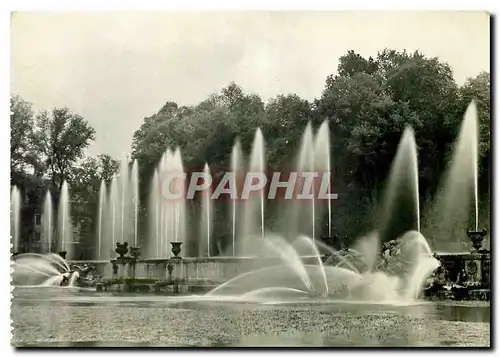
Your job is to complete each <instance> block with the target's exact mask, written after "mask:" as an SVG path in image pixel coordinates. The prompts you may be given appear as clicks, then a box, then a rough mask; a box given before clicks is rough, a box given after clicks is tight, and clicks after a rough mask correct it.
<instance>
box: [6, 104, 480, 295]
mask: <svg viewBox="0 0 500 357" xmlns="http://www.w3.org/2000/svg"><path fill="white" fill-rule="evenodd" d="M469 110H470V108H469ZM469 110H468V113H467V114H466V118H465V120H464V126H463V127H464V128H470V127H471V125H472V124H471V122H473V120H472V119H470V118H474V116H473V115H472V114H471V113H470V112H469ZM464 130H465V129H462V131H463V133H461V137H462V136H465V134H464V133H465V131H464ZM464 142H465V144H463V143H464ZM474 143H475V144H477V140H476V141H475V142H473V143H471V141H470V140H469V141H468V140H464V139H463V138H461V139H460V140H459V144H458V149H456V150H465V151H463V152H462V151H461V153H462V154H463V155H462V156H460V155H459V156H456V155H455V156H454V160H455V161H457V160H458V161H459V162H461V161H462V160H464V162H465V161H466V162H467V165H465V164H464V165H465V166H463V165H462V166H460V165H459V166H460V167H467V168H471V171H472V172H475V171H474V170H476V171H477V168H476V169H472V166H471V165H472V163H473V162H474V160H469V159H470V155H469V154H467V152H474V150H473V148H472V147H473V144H474ZM461 148H465V149H461ZM265 152H266V150H265V142H264V138H263V135H262V132H261V131H260V129H257V130H256V132H255V136H254V140H253V143H252V147H251V154H250V159H249V161H248V167H247V169H246V170H247V171H248V172H247V176H246V177H245V181H248V182H246V187H244V188H243V189H242V190H240V191H241V192H238V195H237V196H238V197H240V198H241V200H238V201H237V199H236V198H233V197H232V201H231V205H230V207H228V214H229V215H230V220H228V222H227V223H228V239H227V242H226V243H227V247H228V248H229V246H231V249H232V256H226V257H221V256H217V255H220V253H221V250H222V249H221V247H218V248H219V249H218V250H219V252H216V251H215V249H213V248H214V247H215V245H216V244H218V243H219V242H216V243H215V242H214V237H215V234H218V233H219V232H218V231H215V230H214V227H213V219H214V216H215V213H216V212H215V210H214V207H213V196H214V195H213V193H214V192H217V191H216V190H217V189H215V190H212V189H211V184H212V181H211V177H210V176H209V174H210V167H209V165H208V163H207V164H205V166H204V170H203V172H202V173H196V174H201V176H200V177H198V178H203V179H204V183H202V184H200V183H198V181H196V184H197V185H198V186H199V187H201V186H203V185H204V189H203V190H199V191H201V198H202V199H201V209H200V210H199V215H198V216H197V217H195V218H194V221H196V222H199V224H197V225H193V226H195V227H196V228H191V229H192V230H191V231H190V232H189V233H190V234H193V233H196V232H195V229H199V232H198V234H194V236H195V238H196V239H195V240H196V241H194V240H190V241H186V236H187V234H186V232H185V229H186V228H187V227H186V222H187V217H186V216H187V215H186V207H185V204H186V201H185V200H186V199H192V197H191V198H189V197H188V198H186V197H185V196H183V194H184V193H186V190H185V188H186V186H185V185H186V182H185V178H186V173H185V171H184V167H183V164H182V158H181V153H180V150H179V149H178V148H177V149H176V150H175V151H173V152H172V151H170V149H167V150H166V151H165V153H164V154H163V155H162V156H161V159H160V160H159V162H158V164H157V167H156V168H155V170H154V173H153V175H152V176H153V177H152V181H151V185H150V189H149V197H148V199H149V204H148V207H149V209H148V215H147V216H148V218H147V219H148V235H147V236H146V237H145V238H144V239H143V238H142V236H140V235H139V230H138V221H139V214H138V213H139V207H140V202H139V190H138V184H139V173H138V162H137V161H134V162H133V163H132V165H131V170H130V172H129V165H128V162H126V161H124V162H122V166H121V169H120V175H119V176H113V179H112V181H111V185H110V189H109V195H108V196H107V194H106V191H107V190H106V185H105V183H104V182H103V183H101V189H100V192H99V212H98V217H99V220H98V227H97V237H98V239H97V242H98V243H97V244H98V247H97V258H99V259H106V258H110V259H111V262H112V266H113V277H112V278H109V281H108V282H104V283H103V284H104V285H106V284H107V285H106V288H105V290H106V289H107V288H110V287H111V286H112V285H113V284H115V285H120V284H121V285H123V286H125V285H126V286H127V289H129V291H133V290H134V289H135V288H136V287H138V286H143V285H144V284H149V285H151V286H152V287H154V288H152V289H151V290H154V291H156V292H158V291H159V290H161V289H163V288H165V287H168V288H169V289H170V288H171V287H172V286H173V291H174V292H179V291H182V286H185V287H186V289H191V287H193V286H195V287H197V288H200V286H204V287H205V288H206V289H205V292H206V291H208V290H210V291H209V292H208V293H207V294H206V295H205V296H204V298H207V299H213V300H224V299H235V300H239V301H241V300H252V301H254V300H258V301H268V300H273V301H284V299H285V298H286V299H291V300H294V299H295V300H300V301H303V300H304V299H341V300H343V301H345V300H347V301H364V302H384V303H387V302H397V303H401V302H409V301H412V300H414V299H416V298H417V297H418V296H419V293H420V292H421V290H422V287H423V285H424V284H425V283H426V281H427V279H428V277H429V275H430V274H432V272H433V271H434V270H436V268H437V267H438V266H439V263H440V261H441V263H442V265H443V268H446V267H447V265H446V264H447V263H446V259H445V260H443V259H442V256H441V255H437V256H436V254H433V253H432V251H431V249H430V247H429V244H428V243H427V240H426V239H425V238H424V235H423V234H422V233H421V232H420V202H419V185H418V160H417V159H418V157H417V146H416V142H415V136H414V132H413V130H412V129H411V128H410V127H407V128H405V130H404V132H403V135H402V137H401V141H400V143H399V146H398V149H397V152H396V155H395V158H394V161H393V163H392V167H391V170H390V173H389V177H388V182H387V187H386V191H385V197H384V202H383V206H382V208H383V209H382V211H381V220H380V223H379V225H378V230H376V231H374V232H372V233H370V234H368V235H366V236H364V237H361V238H359V239H357V240H354V243H353V244H351V245H349V246H347V242H348V240H347V239H344V240H345V241H344V242H342V241H341V240H339V239H338V238H337V239H335V240H334V239H333V237H336V236H335V235H334V234H333V233H334V232H333V229H332V224H331V221H332V200H333V199H335V197H336V196H335V195H329V196H328V198H327V199H326V200H325V199H323V200H322V199H319V198H317V196H316V194H317V193H318V191H321V192H323V190H325V191H326V190H331V187H329V186H330V183H331V180H330V179H329V178H330V174H331V171H332V167H331V162H330V134H329V131H328V123H327V122H323V123H322V124H321V126H320V127H319V129H318V130H317V131H316V133H315V134H314V130H313V127H312V125H311V124H308V125H307V126H306V128H305V130H304V134H303V137H302V141H301V144H300V147H299V152H298V154H297V156H296V160H295V161H294V163H293V166H294V167H293V169H294V170H296V171H297V172H301V173H312V175H305V176H304V177H302V179H303V182H302V184H303V187H305V189H303V191H302V192H300V193H299V195H302V196H306V198H307V199H306V200H305V201H300V200H294V201H288V202H286V203H287V204H288V205H289V207H285V210H279V212H278V215H281V218H282V220H281V222H280V224H278V225H276V226H272V225H271V224H270V223H267V226H266V225H265V223H266V222H265V221H264V217H265V216H266V212H265V209H267V214H268V215H269V214H270V212H272V211H270V208H272V206H271V205H269V207H266V189H265V186H264V185H262V181H263V180H264V179H267V178H266V177H265V174H266V157H265ZM464 152H465V154H464ZM471 155H472V157H476V156H477V153H476V154H471ZM474 155H476V156H474ZM476 161H477V160H476ZM229 164H230V166H231V170H232V173H233V175H234V176H233V177H232V180H233V184H234V183H237V182H236V176H237V175H238V174H239V173H241V172H242V170H243V153H242V150H241V146H240V144H239V141H236V142H235V144H234V146H233V150H232V155H231V162H230V163H229ZM453 165H454V164H452V168H453V167H455V166H453ZM462 169H463V168H462ZM453 170H454V169H453ZM453 170H452V171H453ZM318 172H320V173H322V174H324V175H327V179H328V180H326V181H325V182H326V183H325V184H324V182H323V181H321V185H318V184H317V182H318V181H316V180H315V177H314V173H318ZM453 172H459V171H456V170H455V171H453ZM471 177H472V178H477V172H476V173H475V174H474V173H473V174H471ZM182 178H184V179H182ZM191 179H192V178H191ZM456 182H458V181H456ZM460 182H461V181H460ZM294 184H295V183H294ZM469 184H470V185H471V187H476V188H475V189H474V190H475V191H474V194H475V196H476V197H477V185H476V186H474V185H473V183H471V182H469ZM460 185H463V183H462V182H461V183H460ZM205 186H206V187H205ZM323 186H324V187H323ZM451 186H453V187H454V188H453V190H451V189H450V190H451V191H450V192H456V189H457V188H456V187H458V186H459V185H458V184H456V185H455V184H452V185H451ZM249 187H250V188H251V189H249ZM294 187H296V186H294ZM460 187H465V186H460ZM190 189H191V187H190ZM190 189H189V190H187V195H188V196H189V191H190ZM238 189H239V188H238ZM213 191H214V192H213ZM295 194H297V192H295ZM106 196H107V197H108V199H107V200H106ZM310 196H311V197H310ZM445 197H451V196H450V195H449V194H445ZM12 201H13V202H14V201H15V200H14V198H13V199H12ZM445 201H446V202H447V204H449V202H448V201H449V200H448V199H447V200H445ZM476 201H477V200H476ZM68 202H69V198H68V193H67V185H66V184H65V185H63V190H62V194H61V201H60V203H59V209H58V213H59V225H58V231H57V233H58V236H59V237H60V238H61V239H62V240H60V242H62V243H61V244H60V248H61V249H60V251H61V254H62V253H64V252H65V251H67V250H68V248H69V245H68V244H67V242H68V241H69V240H68V239H67V238H66V235H67V233H68V231H69V230H70V229H69V227H70V224H69V222H67V220H68V219H69V214H68V212H69V207H68ZM475 206H476V216H475V221H476V224H475V228H474V230H470V231H468V235H469V236H470V237H471V240H473V242H474V248H475V250H476V251H475V252H474V253H473V254H474V255H473V256H471V257H472V258H471V259H470V260H472V261H481V262H482V259H483V257H484V256H485V253H484V252H483V250H481V249H480V248H481V245H480V243H481V242H482V240H483V239H484V236H485V235H486V231H480V230H479V229H478V228H477V221H478V219H477V202H476V204H475ZM326 211H328V217H326V215H323V213H326ZM217 213H218V212H217ZM61 216H62V217H65V219H61ZM323 217H325V218H326V219H325V221H327V223H328V230H325V231H323V228H321V230H320V227H324V228H326V227H325V226H323V222H321V221H320V218H323ZM129 225H130V226H129ZM189 226H191V225H189ZM120 227H121V228H120ZM132 227H133V228H132ZM273 232H277V233H273ZM323 233H326V234H327V236H326V237H322V239H319V238H320V237H321V235H322V234H323ZM436 237H439V232H438V234H437V235H436ZM128 242H133V244H131V246H129V245H128ZM110 243H111V244H110ZM186 243H197V244H198V245H197V247H195V248H197V249H192V251H193V252H194V251H196V250H198V256H197V257H192V256H191V255H190V253H189V252H190V251H191V246H188V244H186ZM214 243H215V244H214ZM334 244H340V246H339V247H337V248H338V249H335V248H333V245H334ZM139 245H141V246H142V247H143V248H144V249H143V251H142V254H143V255H145V256H146V258H145V259H144V258H141V259H139V255H140V248H139ZM169 245H170V246H171V249H169ZM108 247H116V249H115V252H116V253H117V254H118V257H117V258H116V259H112V257H109V256H107V255H106V249H108ZM382 247H383V248H382ZM181 248H182V249H181ZM222 248H224V247H222ZM228 250H229V249H228ZM181 252H182V254H181ZM218 253H219V254H218ZM68 254H69V253H68ZM471 254H472V253H471ZM62 255H64V254H62ZM181 255H182V258H181ZM230 255H231V254H230ZM149 257H151V258H149ZM436 257H437V258H438V259H439V260H438V259H436ZM153 258H154V259H153ZM459 259H462V260H463V259H464V258H463V256H460V257H459ZM467 259H468V258H467ZM484 259H485V258H484ZM37 264H38V263H37ZM481 264H482V263H481ZM485 264H486V263H485ZM28 265H30V264H28ZM31 266H33V264H31ZM484 266H487V264H486V265H481V266H480V269H479V270H480V271H484V269H483V267H484ZM44 269H45V268H44ZM47 269H48V268H47ZM47 269H46V270H47ZM471 269H472V268H471ZM166 270H167V271H166ZM167 272H168V274H167ZM62 273H64V274H66V273H68V271H67V270H62ZM51 274H52V275H51V276H55V275H57V274H61V271H59V272H58V273H57V274H56V273H55V272H54V271H52V273H51ZM482 274H483V275H481V276H482V277H481V279H483V280H484V281H486V280H485V279H486V278H485V277H486V275H487V274H486V273H482ZM49 275H50V274H49ZM66 278H68V279H69V278H70V276H67V277H66ZM60 279H62V278H60ZM106 279H107V278H106ZM134 284H137V286H136V287H134ZM200 284H201V285H200ZM213 287H215V288H213ZM212 288H213V289H212ZM200 290H201V289H199V290H198V291H200ZM189 291H191V290H189Z"/></svg>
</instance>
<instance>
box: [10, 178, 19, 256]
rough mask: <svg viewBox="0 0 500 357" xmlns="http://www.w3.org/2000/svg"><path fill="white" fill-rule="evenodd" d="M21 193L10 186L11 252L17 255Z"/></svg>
mask: <svg viewBox="0 0 500 357" xmlns="http://www.w3.org/2000/svg"><path fill="white" fill-rule="evenodd" d="M20 214H21V193H20V191H19V189H18V188H17V187H16V186H12V190H11V193H10V217H11V218H10V219H11V223H10V227H11V231H10V235H11V239H12V240H11V242H12V252H13V253H17V252H18V249H19V233H20V232H19V229H20V219H21V216H20Z"/></svg>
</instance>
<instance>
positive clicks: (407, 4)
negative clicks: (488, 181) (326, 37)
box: [0, 0, 500, 356]
mask: <svg viewBox="0 0 500 357" xmlns="http://www.w3.org/2000/svg"><path fill="white" fill-rule="evenodd" d="M499 3H500V2H499V1H497V0H491V1H489V0H475V1H446V2H445V1H435V0H434V1H431V0H420V1H389V0H384V1H380V0H379V1H377V2H371V1H368V0H350V1H345V2H342V3H333V2H327V1H319V0H308V1H300V2H299V1H283V2H278V1H276V0H275V1H270V0H253V1H238V2H236V1H231V0H212V1H203V0H198V1H193V0H191V1H187V0H177V1H162V0H155V1H153V0H140V1H137V0H107V1H102V0H78V1H75V0H73V1H68V0H66V1H64V0H44V1H40V0H17V1H15V0H11V1H5V0H4V1H2V2H1V3H0V9H1V10H2V11H0V16H1V17H0V45H1V50H0V53H2V54H3V55H2V56H0V61H1V68H2V72H3V76H2V77H1V78H2V79H3V80H2V81H1V85H0V91H1V93H0V98H1V100H0V103H1V104H0V106H1V108H0V113H2V120H0V125H1V128H0V136H1V137H0V145H1V150H0V159H1V162H2V165H3V167H4V171H3V172H2V175H1V181H0V187H2V190H3V192H4V195H3V196H2V197H3V198H4V199H3V200H2V201H1V202H0V205H1V209H2V214H1V215H0V227H1V229H2V231H3V234H2V235H1V237H3V239H2V241H3V249H2V250H1V252H2V254H3V255H4V258H3V259H2V262H3V268H1V269H0V278H1V282H2V286H3V294H4V297H3V303H4V304H9V308H6V306H5V305H4V308H2V309H0V313H1V314H2V319H1V321H2V325H1V328H2V331H1V334H0V336H2V342H3V343H2V344H1V352H2V353H4V355H6V354H8V355H10V354H13V353H14V352H13V349H12V348H11V347H10V332H9V330H10V327H9V326H8V323H7V321H9V320H10V289H9V288H8V285H10V259H9V254H10V253H9V251H10V247H9V241H8V238H7V237H9V234H10V233H9V224H10V223H9V219H8V217H9V215H8V212H9V210H10V206H9V200H8V199H6V198H7V197H9V196H10V193H9V192H8V187H9V179H10V177H9V169H8V166H7V165H8V161H9V151H8V150H9V148H8V146H9V142H10V130H9V124H8V122H7V115H8V112H9V104H8V103H9V99H8V98H9V93H10V88H9V87H10V85H9V84H10V81H7V80H6V78H10V68H9V67H10V65H9V63H10V56H9V55H8V54H9V53H10V44H9V40H10V35H9V26H10V12H11V11H14V10H15V11H118V10H128V11H130V10H136V11H139V10H140V11H157V10H162V11H166V10H167V11H180V10H187V11H203V10H362V9H363V10H389V9H390V10H486V11H489V12H492V13H497V11H496V10H497V9H498V4H499ZM497 27H498V24H497ZM497 61H498V57H496V58H495V64H496V65H495V68H496V69H498V66H497V65H498V62H497ZM495 73H496V72H495ZM496 77H497V76H495V78H494V79H493V80H494V83H496V81H495V79H496ZM494 96H495V101H494V103H495V104H497V103H498V91H495V92H494ZM495 107H496V105H495ZM495 119H496V118H495ZM494 134H495V135H494V137H495V138H498V137H500V125H499V124H497V125H495V126H494ZM492 141H493V140H492ZM498 146H499V145H498V144H497V145H495V148H496V149H497V148H498ZM496 149H495V155H494V157H495V167H496V168H498V167H500V162H498V161H500V154H499V153H498V152H497V151H498V150H496ZM497 177H498V175H494V178H495V179H496V178H497ZM495 184H497V182H495ZM495 186H497V185H495ZM497 192H498V190H497ZM496 196H497V195H496V194H495V197H494V198H499V197H496ZM499 215H500V213H499V211H498V210H496V211H495V217H494V218H493V219H494V220H495V222H498V220H497V218H499ZM495 228H496V227H495ZM493 239H494V238H493ZM499 246H500V243H498V244H494V247H495V250H497V249H498V247H499ZM496 253H497V251H495V256H500V255H498V254H496ZM7 265H9V267H7ZM497 266H498V264H495V267H497ZM495 270H496V269H495ZM495 273H496V271H495ZM493 276H495V275H493ZM494 300H496V295H495V296H494ZM495 302H496V301H495ZM495 310H498V309H495ZM495 336H496V333H495ZM492 338H494V336H492ZM103 352H104V351H99V352H97V351H94V352H93V354H97V355H100V354H102V353H103ZM283 352H284V353H289V351H281V352H279V351H275V352H274V353H283ZM374 352H375V351H373V350H372V351H370V353H374ZM398 352H399V351H398ZM64 353H65V354H69V355H71V354H75V353H76V351H75V352H69V351H64ZM122 353H123V352H117V351H113V352H111V351H109V352H106V355H108V356H109V355H115V356H118V355H121V354H122ZM131 353H132V354H135V355H139V353H140V352H137V351H135V352H131ZM185 353H186V354H191V353H193V352H185ZM204 353H206V354H209V355H215V354H217V353H219V352H218V351H215V352H208V351H204ZM251 353H255V354H257V353H258V354H259V355H263V354H267V353H271V352H263V351H262V352H251ZM301 353H307V352H304V351H303V352H301ZM331 353H334V354H335V355H337V356H338V355H343V354H345V353H346V352H341V351H332V352H331ZM351 353H352V352H351ZM351 353H350V354H351ZM355 353H361V352H355ZM418 353H422V354H423V353H425V354H434V353H436V354H437V353H438V352H437V351H419V352H418ZM466 353H472V352H471V351H467V352H466Z"/></svg>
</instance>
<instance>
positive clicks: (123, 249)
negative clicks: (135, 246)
mask: <svg viewBox="0 0 500 357" xmlns="http://www.w3.org/2000/svg"><path fill="white" fill-rule="evenodd" d="M115 252H116V254H118V259H124V258H125V254H127V252H128V243H127V242H123V243H120V242H116V249H115Z"/></svg>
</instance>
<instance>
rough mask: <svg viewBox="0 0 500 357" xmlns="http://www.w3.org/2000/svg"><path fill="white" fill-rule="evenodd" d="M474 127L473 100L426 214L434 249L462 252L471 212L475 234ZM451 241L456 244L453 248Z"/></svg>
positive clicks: (475, 123)
mask: <svg viewBox="0 0 500 357" xmlns="http://www.w3.org/2000/svg"><path fill="white" fill-rule="evenodd" d="M477 150H478V124H477V109H476V104H475V102H474V101H472V102H471V103H470V105H469V106H468V108H467V111H466V112H465V115H464V120H463V122H462V125H461V128H460V132H459V136H458V139H457V140H456V142H455V145H454V148H453V155H452V159H451V162H450V166H449V167H448V169H447V172H446V174H445V176H444V181H443V183H442V185H441V187H440V190H439V191H438V194H437V197H436V199H435V202H434V207H432V208H431V209H430V210H429V212H428V213H427V215H426V216H427V217H426V218H427V220H428V221H429V222H430V223H429V224H428V227H426V228H427V230H429V231H437V232H439V235H440V238H441V239H440V241H437V242H435V243H436V245H437V248H438V249H443V248H444V249H447V250H453V251H457V250H462V249H463V245H464V243H466V242H468V240H467V236H466V234H465V232H464V227H467V226H469V224H470V223H471V222H470V216H471V213H472V215H473V219H474V220H473V223H472V224H473V229H474V230H475V231H479V227H478V224H479V212H478V183H477V180H478V178H477V175H478V154H477ZM451 242H456V244H455V246H452V245H451Z"/></svg>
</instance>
